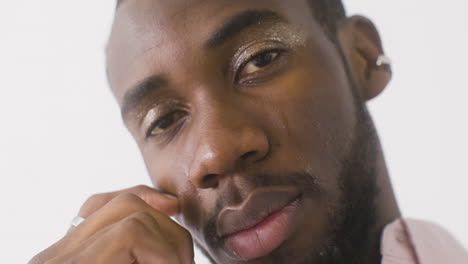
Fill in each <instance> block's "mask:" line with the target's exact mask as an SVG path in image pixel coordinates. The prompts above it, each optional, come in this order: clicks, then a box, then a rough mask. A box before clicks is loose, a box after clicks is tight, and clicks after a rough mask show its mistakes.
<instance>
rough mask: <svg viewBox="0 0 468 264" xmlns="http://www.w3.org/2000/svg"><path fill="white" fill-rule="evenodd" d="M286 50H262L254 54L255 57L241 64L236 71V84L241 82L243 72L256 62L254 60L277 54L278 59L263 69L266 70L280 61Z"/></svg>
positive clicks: (252, 56)
mask: <svg viewBox="0 0 468 264" xmlns="http://www.w3.org/2000/svg"><path fill="white" fill-rule="evenodd" d="M285 52H286V50H284V49H280V48H271V49H266V50H262V51H259V52H257V53H254V54H253V55H251V56H249V57H248V58H247V59H246V60H245V61H243V62H242V63H240V66H239V67H238V69H237V71H236V74H235V78H234V81H235V82H236V83H238V82H239V79H240V74H241V73H242V71H243V70H244V69H245V67H246V66H247V65H248V64H249V63H251V62H253V61H254V59H256V58H258V57H260V56H262V55H266V54H269V53H276V57H274V58H273V59H272V60H271V61H270V62H269V63H268V64H267V65H266V66H264V67H262V68H265V67H268V66H269V65H270V64H271V63H273V62H275V61H276V60H278V59H279V58H280V57H281V56H282V55H283V53H285ZM252 74H255V73H252Z"/></svg>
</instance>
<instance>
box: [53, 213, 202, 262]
mask: <svg viewBox="0 0 468 264" xmlns="http://www.w3.org/2000/svg"><path fill="white" fill-rule="evenodd" d="M69 262H71V263H118V264H128V263H138V264H145V263H168V264H170V263H174V264H175V263H177V264H180V263H183V264H185V263H186V264H191V263H193V246H192V247H191V248H190V250H187V251H180V250H179V249H178V248H177V247H176V246H175V244H174V243H172V241H170V240H168V239H167V237H166V236H165V235H164V232H163V229H162V228H161V226H160V225H159V223H158V222H157V221H155V219H154V218H153V217H152V216H151V215H149V214H147V213H144V212H138V213H135V214H133V215H131V216H129V217H127V218H125V219H123V220H122V221H120V222H118V223H115V224H113V225H112V226H110V227H107V228H106V229H103V230H101V231H99V232H98V233H96V234H95V235H93V236H92V237H91V238H90V239H87V240H85V241H84V242H83V243H82V244H81V245H80V246H78V247H77V248H75V249H74V250H71V251H70V252H69V253H67V254H64V255H62V256H59V257H56V258H55V259H53V260H52V261H50V263H69ZM48 263H49V262H48Z"/></svg>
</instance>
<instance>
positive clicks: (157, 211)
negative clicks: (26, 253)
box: [29, 186, 194, 264]
mask: <svg viewBox="0 0 468 264" xmlns="http://www.w3.org/2000/svg"><path fill="white" fill-rule="evenodd" d="M178 211H179V206H178V201H177V199H176V198H174V197H171V196H168V195H164V194H162V193H160V192H158V191H156V190H154V189H152V188H150V187H148V186H136V187H133V188H130V189H125V190H121V191H117V192H112V193H103V194H97V195H93V196H92V197H91V198H89V199H88V200H87V201H86V202H85V204H84V205H83V206H82V207H81V209H80V213H79V215H80V216H82V217H84V218H86V220H85V221H84V222H83V223H81V224H80V225H79V226H77V227H72V228H71V229H70V230H69V231H68V232H67V234H66V235H65V236H64V237H63V238H62V239H61V240H60V241H58V242H57V243H55V244H54V245H52V246H50V247H49V248H47V249H46V250H44V251H43V252H41V253H39V254H38V255H37V256H35V257H34V258H33V259H32V260H31V261H30V262H29V263H30V264H46V263H47V264H55V263H57V264H58V263H86V264H91V263H112V264H114V263H116V264H131V263H138V264H147V263H151V264H159V263H161V264H162V263H164V264H192V263H194V261H193V257H194V253H193V242H192V238H191V236H190V233H189V232H188V231H187V230H186V229H184V228H183V227H181V226H180V225H179V224H177V223H176V222H174V221H173V220H172V219H171V218H170V217H169V216H171V215H174V214H176V213H177V212H178Z"/></svg>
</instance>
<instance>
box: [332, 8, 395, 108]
mask: <svg viewBox="0 0 468 264" xmlns="http://www.w3.org/2000/svg"><path fill="white" fill-rule="evenodd" d="M338 39H339V42H340V45H341V48H342V49H343V52H344V55H345V57H346V61H347V63H348V66H349V69H350V73H351V75H352V79H353V80H352V81H353V82H355V83H356V84H357V88H358V89H359V91H358V92H359V93H360V95H361V97H362V98H363V99H364V100H366V101H368V100H370V99H372V98H374V97H376V96H377V95H379V94H380V93H381V92H382V91H383V90H384V89H385V87H386V86H387V84H388V83H389V82H390V80H391V78H392V70H391V67H390V65H387V64H383V65H380V66H379V65H377V60H378V58H379V56H380V55H383V54H384V52H383V48H382V42H381V40H380V36H379V33H378V31H377V29H376V28H375V26H374V24H373V23H372V22H371V21H370V20H369V19H367V18H365V17H362V16H353V17H349V18H347V19H345V20H343V21H342V22H341V23H340V24H339V27H338Z"/></svg>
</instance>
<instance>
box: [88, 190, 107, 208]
mask: <svg viewBox="0 0 468 264" xmlns="http://www.w3.org/2000/svg"><path fill="white" fill-rule="evenodd" d="M107 199H108V195H107V194H106V193H97V194H93V195H91V196H90V197H89V198H88V199H87V200H86V202H85V203H84V204H85V206H86V205H90V204H100V203H103V202H105V201H106V200H107Z"/></svg>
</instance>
